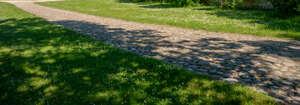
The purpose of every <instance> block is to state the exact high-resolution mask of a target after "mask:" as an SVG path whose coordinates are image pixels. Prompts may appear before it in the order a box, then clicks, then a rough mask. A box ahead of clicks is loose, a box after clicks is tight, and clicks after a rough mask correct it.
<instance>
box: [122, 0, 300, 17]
mask: <svg viewBox="0 0 300 105" xmlns="http://www.w3.org/2000/svg"><path fill="white" fill-rule="evenodd" d="M120 1H131V2H160V3H171V4H173V5H174V6H181V7H185V6H195V5H199V4H205V5H216V6H220V7H223V8H243V9H276V10H278V11H279V12H280V13H281V14H283V13H289V14H294V13H296V12H297V9H298V8H300V7H299V4H300V1H299V0H120Z"/></svg>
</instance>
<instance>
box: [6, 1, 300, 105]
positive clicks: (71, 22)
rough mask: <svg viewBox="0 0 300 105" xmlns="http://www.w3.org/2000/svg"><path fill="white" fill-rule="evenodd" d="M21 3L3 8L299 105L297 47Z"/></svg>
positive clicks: (298, 44)
mask: <svg viewBox="0 0 300 105" xmlns="http://www.w3.org/2000/svg"><path fill="white" fill-rule="evenodd" d="M24 1H26V0H23V1H8V2H10V3H12V4H14V5H16V6H17V7H19V8H21V9H23V10H25V11H28V12H30V13H32V14H35V15H37V16H39V17H42V18H44V19H46V20H48V21H50V22H53V23H55V24H59V25H62V26H64V27H66V28H69V29H72V30H75V31H78V32H80V33H83V34H86V35H89V36H91V37H93V38H94V39H96V40H99V41H102V42H105V43H109V44H113V45H115V46H116V47H119V48H123V49H126V50H128V51H131V52H134V53H137V54H139V55H142V56H147V57H153V58H157V59H160V60H163V61H165V62H168V63H172V64H177V65H179V66H182V67H184V68H187V69H189V70H192V71H195V72H197V73H200V74H204V75H210V76H212V77H214V78H217V79H221V80H225V81H228V82H241V83H243V84H245V85H250V86H251V87H253V88H254V89H256V90H258V91H261V92H265V93H267V94H269V95H270V96H272V97H274V98H276V99H278V100H280V101H283V102H285V103H289V104H300V42H299V41H291V40H283V39H278V38H266V37H257V36H251V35H238V34H230V33H217V32H208V31H203V30H190V29H183V28H176V27H170V26H163V25H152V24H142V23H136V22H128V21H122V20H118V19H111V18H104V17H98V16H92V15H86V14H81V13H76V12H70V11H65V10H60V9H54V8H49V7H44V6H39V5H36V4H34V3H33V1H26V2H24ZM34 1H35V2H36V1H41V0H34ZM43 1H44V0H43Z"/></svg>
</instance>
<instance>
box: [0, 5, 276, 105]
mask: <svg viewBox="0 0 300 105" xmlns="http://www.w3.org/2000/svg"><path fill="white" fill-rule="evenodd" d="M0 7H1V9H0V14H1V15H0V40H1V41H0V84H1V85H0V93H1V94H0V103H1V104H3V105H23V104H26V105H46V104H47V105H48V104H51V105H90V104H92V105H94V104H107V105H115V104H116V105H120V104H125V105H133V104H159V105H168V104H176V105H180V104H181V105H188V104H193V105H221V104H227V105H231V104H232V105H273V104H276V103H275V101H274V100H273V99H271V98H270V97H268V96H266V95H264V94H261V93H257V92H255V91H252V90H251V89H249V88H247V87H244V86H240V85H238V84H236V85H232V84H227V83H224V82H220V81H216V80H213V79H211V78H209V77H205V76H200V75H197V74H194V73H190V72H188V71H186V70H184V69H182V68H179V67H175V66H172V65H169V64H165V63H163V62H161V61H158V60H155V59H150V58H142V57H140V56H137V55H135V54H132V53H129V52H126V51H124V50H120V49H117V48H114V47H113V46H110V45H107V44H103V43H101V42H98V41H95V40H93V39H91V38H89V37H87V36H84V35H81V34H78V33H76V32H73V31H70V30H67V29H64V28H62V27H60V26H57V25H53V24H50V23H48V22H46V21H45V20H43V19H41V18H38V17H35V16H33V15H31V14H29V13H26V12H24V11H21V10H20V9H17V8H16V7H14V6H13V5H10V4H7V3H0Z"/></svg>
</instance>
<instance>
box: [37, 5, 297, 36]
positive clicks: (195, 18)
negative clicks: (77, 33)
mask: <svg viewBox="0 0 300 105" xmlns="http://www.w3.org/2000/svg"><path fill="white" fill-rule="evenodd" d="M39 4H41V5H44V6H50V7H55V8H60V9H66V10H71V11H77V12H81V13H86V14H91V15H97V16H104V17H112V18H118V19H123V20H128V21H137V22H143V23H154V24H162V25H171V26H178V27H185V28H190V29H203V30H209V31H217V32H230V33H241V34H253V35H258V36H271V37H280V38H287V39H293V40H300V16H295V17H289V18H286V19H281V18H279V17H276V16H274V15H272V14H273V13H272V11H258V10H224V9H218V8H214V7H208V6H199V7H193V8H174V7H172V6H169V5H167V4H166V5H160V4H155V3H154V4H153V3H152V4H151V3H140V4H137V3H122V2H121V3H120V2H118V1H116V0H65V1H56V2H45V3H39Z"/></svg>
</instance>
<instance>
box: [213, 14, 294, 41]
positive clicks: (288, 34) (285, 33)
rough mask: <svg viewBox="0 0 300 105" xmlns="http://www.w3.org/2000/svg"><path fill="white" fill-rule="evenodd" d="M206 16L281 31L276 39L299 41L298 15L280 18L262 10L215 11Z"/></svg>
mask: <svg viewBox="0 0 300 105" xmlns="http://www.w3.org/2000/svg"><path fill="white" fill-rule="evenodd" d="M208 14H209V15H215V16H218V17H226V18H230V19H237V20H245V21H249V23H251V24H259V25H264V28H265V29H268V30H274V31H282V32H281V34H278V35H277V37H282V38H289V39H293V40H300V33H299V32H300V24H299V23H300V15H295V16H290V17H280V16H278V15H277V14H278V13H275V12H274V11H262V10H216V11H215V12H210V13H208Z"/></svg>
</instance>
